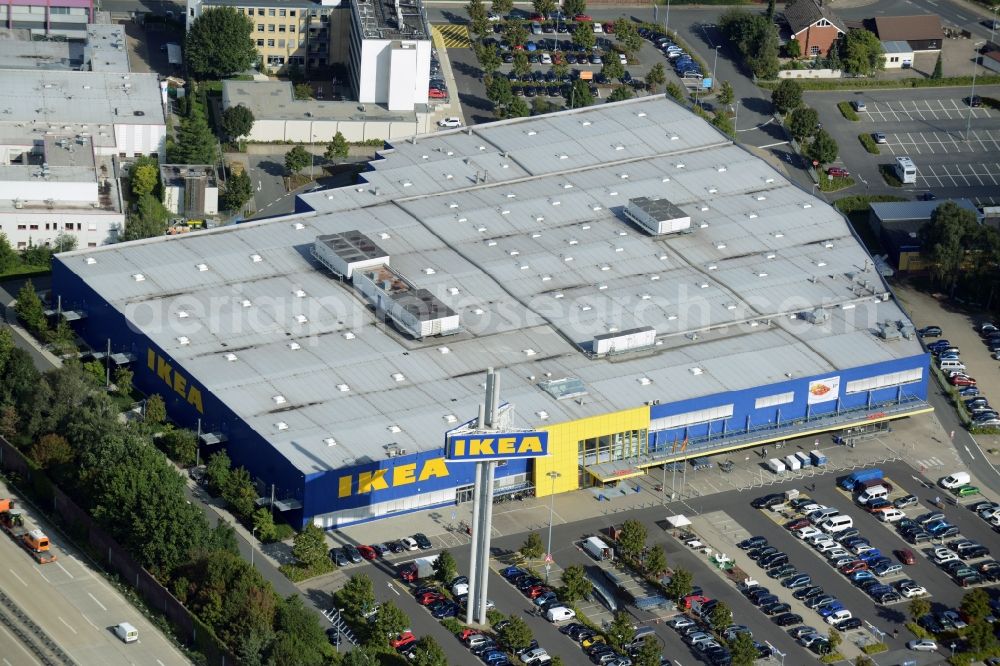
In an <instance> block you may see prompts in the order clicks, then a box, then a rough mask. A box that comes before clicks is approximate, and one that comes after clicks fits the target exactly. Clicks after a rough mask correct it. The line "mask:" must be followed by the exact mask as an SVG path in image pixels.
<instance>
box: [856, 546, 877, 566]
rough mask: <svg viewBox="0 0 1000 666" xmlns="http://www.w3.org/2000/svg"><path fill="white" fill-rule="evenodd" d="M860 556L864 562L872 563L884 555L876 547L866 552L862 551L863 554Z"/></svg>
mask: <svg viewBox="0 0 1000 666" xmlns="http://www.w3.org/2000/svg"><path fill="white" fill-rule="evenodd" d="M858 557H859V558H860V559H861V561H862V562H865V563H867V564H871V563H872V562H873V561H875V560H877V559H878V558H880V557H882V553H880V552H879V550H878V548H876V549H874V550H866V551H865V552H863V553H861V555H859V556H858Z"/></svg>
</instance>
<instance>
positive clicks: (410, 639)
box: [389, 631, 417, 650]
mask: <svg viewBox="0 0 1000 666" xmlns="http://www.w3.org/2000/svg"><path fill="white" fill-rule="evenodd" d="M416 641H417V637H416V636H414V635H413V632H412V631H404V632H403V633H401V634H400V635H399V636H397V637H396V638H394V639H392V640H391V641H389V645H391V646H392V647H394V648H396V649H397V650H398V649H399V648H401V647H406V646H407V645H409V644H410V643H415V642H416Z"/></svg>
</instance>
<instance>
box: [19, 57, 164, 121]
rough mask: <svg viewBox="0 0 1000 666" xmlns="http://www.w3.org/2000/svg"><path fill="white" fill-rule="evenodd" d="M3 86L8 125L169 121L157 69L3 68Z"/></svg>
mask: <svg viewBox="0 0 1000 666" xmlns="http://www.w3.org/2000/svg"><path fill="white" fill-rule="evenodd" d="M0 89H2V90H3V95H2V97H0V112H2V115H0V118H2V120H3V123H4V124H10V123H52V124H53V125H54V126H61V125H63V124H67V123H77V124H79V123H93V124H101V123H107V124H109V125H110V124H128V125H162V124H163V123H164V119H163V107H162V106H161V104H160V87H159V82H158V80H157V76H156V74H128V73H122V72H75V71H52V70H44V71H25V70H14V69H3V70H0ZM54 129H60V130H61V127H54ZM91 131H92V132H93V134H94V136H95V137H96V136H97V135H98V132H97V128H96V127H95V128H93V129H92V130H91Z"/></svg>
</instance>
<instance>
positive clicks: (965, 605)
mask: <svg viewBox="0 0 1000 666" xmlns="http://www.w3.org/2000/svg"><path fill="white" fill-rule="evenodd" d="M959 609H961V611H962V612H963V613H965V614H966V616H968V617H969V619H970V624H971V623H973V622H979V621H980V620H982V619H983V618H984V617H986V616H987V615H989V614H990V595H989V593H988V592H987V591H986V590H984V589H983V588H977V589H975V590H970V591H969V592H966V593H965V594H964V595H963V596H962V603H961V605H960V606H959Z"/></svg>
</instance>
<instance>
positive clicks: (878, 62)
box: [843, 30, 885, 76]
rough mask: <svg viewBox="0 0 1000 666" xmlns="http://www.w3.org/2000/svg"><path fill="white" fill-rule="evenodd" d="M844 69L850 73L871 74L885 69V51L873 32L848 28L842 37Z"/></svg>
mask: <svg viewBox="0 0 1000 666" xmlns="http://www.w3.org/2000/svg"><path fill="white" fill-rule="evenodd" d="M843 64H844V70H845V71H846V72H848V73H850V74H863V75H865V76H871V75H873V74H874V73H875V72H881V71H882V70H884V69H885V51H884V50H883V49H882V42H880V41H879V38H878V37H876V36H875V33H873V32H869V31H868V30H848V31H847V36H846V37H844V56H843Z"/></svg>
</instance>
